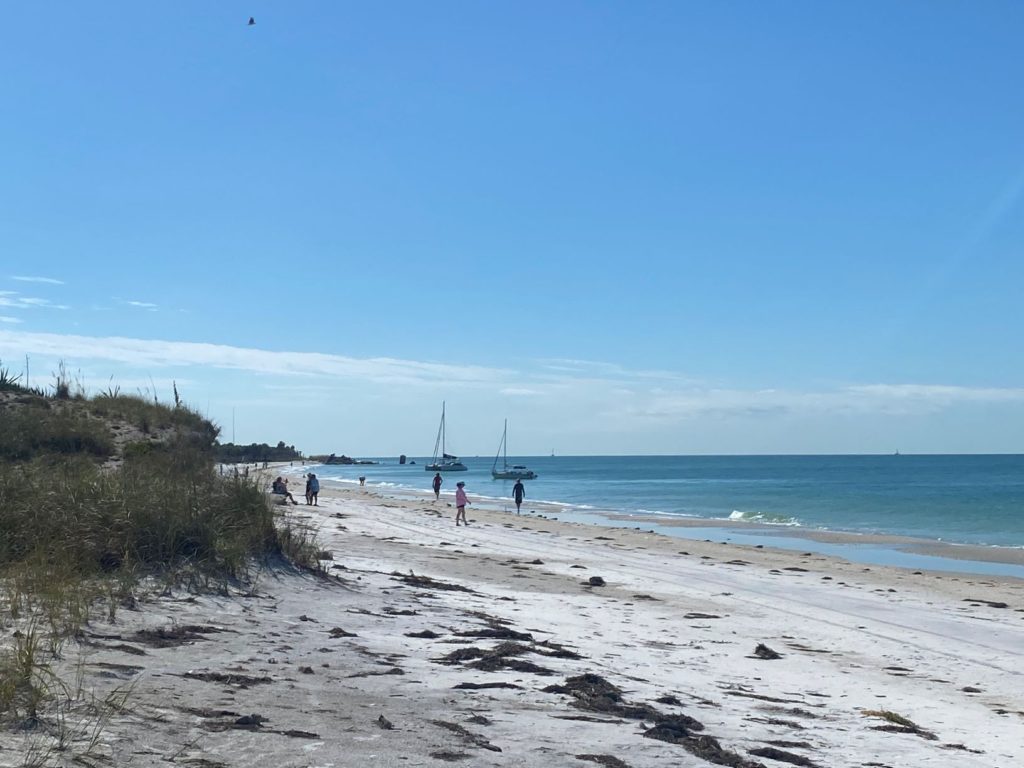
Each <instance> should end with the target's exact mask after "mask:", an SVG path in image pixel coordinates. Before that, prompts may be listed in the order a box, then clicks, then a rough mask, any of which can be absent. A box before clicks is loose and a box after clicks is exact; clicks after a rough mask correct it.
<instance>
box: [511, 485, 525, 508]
mask: <svg viewBox="0 0 1024 768" xmlns="http://www.w3.org/2000/svg"><path fill="white" fill-rule="evenodd" d="M525 495H526V486H524V485H523V481H522V480H518V479H517V480H516V484H515V485H513V486H512V499H513V500H514V501H515V503H516V514H517V515H518V514H519V507H520V506H522V504H523V496H525Z"/></svg>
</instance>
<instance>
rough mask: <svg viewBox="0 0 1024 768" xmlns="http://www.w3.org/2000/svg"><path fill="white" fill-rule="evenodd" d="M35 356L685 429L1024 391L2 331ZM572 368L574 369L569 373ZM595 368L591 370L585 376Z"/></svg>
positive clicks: (302, 392) (14, 352)
mask: <svg viewBox="0 0 1024 768" xmlns="http://www.w3.org/2000/svg"><path fill="white" fill-rule="evenodd" d="M24 354H31V355H33V356H39V357H43V358H48V359H51V360H66V361H68V362H69V363H71V364H72V365H75V366H77V365H84V364H85V363H86V362H89V363H92V364H93V365H92V367H93V368H97V367H102V366H107V367H109V366H111V365H117V366H118V367H121V368H125V369H127V370H126V373H130V372H131V371H134V372H135V375H142V376H145V375H146V374H149V373H150V372H151V371H154V372H159V371H160V370H166V369H175V372H174V373H163V374H160V375H161V376H162V378H164V379H167V378H172V377H173V376H175V375H177V371H178V370H180V369H201V370H203V373H198V372H194V373H190V374H189V376H190V378H192V379H193V380H194V381H196V382H201V381H203V380H204V379H207V378H208V377H209V376H212V375H215V374H213V373H212V370H213V369H222V370H230V371H242V372H246V373H249V374H258V375H260V376H262V377H265V378H266V382H265V384H266V385H267V387H268V388H272V389H273V390H274V391H277V392H280V393H281V396H282V397H285V398H287V397H289V395H291V396H296V397H302V396H313V395H315V393H317V392H322V393H324V394H325V396H327V395H329V394H330V392H331V391H336V390H337V388H338V386H340V385H342V384H351V385H352V386H359V385H367V384H369V385H371V386H370V387H364V389H362V390H359V391H360V392H361V393H362V394H361V395H360V396H361V397H362V396H366V397H370V396H376V395H380V394H387V395H388V396H390V397H395V396H398V395H401V394H405V393H408V392H409V391H410V388H427V389H429V390H431V391H437V392H438V393H442V392H450V391H452V390H453V389H464V390H467V391H471V392H473V393H474V397H480V398H487V397H495V396H507V397H524V398H527V397H528V398H531V402H533V403H536V404H538V406H540V404H543V407H550V408H555V409H556V410H564V409H569V408H571V409H573V410H575V411H578V412H580V413H585V414H590V416H591V417H593V418H601V419H607V420H609V421H614V422H615V423H618V424H623V423H627V422H628V423H650V422H658V423H660V424H662V425H664V424H666V423H674V422H678V423H684V422H686V421H688V420H692V419H695V418H705V417H712V418H739V419H764V418H778V417H784V416H787V415H805V416H807V415H809V416H821V417H824V416H837V415H839V416H853V417H857V416H859V415H865V414H875V415H895V416H899V415H915V414H930V413H935V412H938V411H942V410H945V409H949V408H953V407H957V406H964V405H971V404H979V403H983V404H1021V405H1024V388H1022V387H991V386H986V387H971V386H962V385H948V384H918V383H894V384H889V383H870V384H842V385H836V386H834V387H831V388H827V387H817V388H809V389H796V388H788V389H783V388H767V389H754V388H746V389H745V388H742V387H708V386H695V385H691V384H684V383H680V382H684V381H686V379H685V378H684V377H682V376H680V377H678V380H677V381H666V380H658V381H656V382H652V381H651V379H650V378H649V377H648V375H647V372H646V371H636V372H631V371H629V370H628V369H626V368H623V367H619V366H614V365H611V364H609V365H608V366H607V367H605V369H604V370H605V373H606V374H607V375H605V376H601V375H597V374H595V371H594V368H595V367H594V366H576V368H577V370H576V371H561V372H559V373H558V374H555V373H554V372H553V371H552V369H551V366H550V365H543V366H535V367H533V368H523V369H512V368H498V367H488V366H479V365H472V364H453V363H438V362H431V361H421V360H405V359H399V358H388V357H374V358H358V357H349V356H344V355H332V354H324V353H318V352H292V351H274V350H266V349H258V348H249V347H235V346H230V345H224V344H208V343H199V342H185V341H160V340H146V339H133V338H126V337H91V336H74V335H60V334H49V333H32V332H23V331H15V330H13V329H10V330H2V329H0V358H5V357H14V356H19V357H20V356H21V355H24ZM565 367H567V368H572V367H573V366H565ZM581 369H589V370H581Z"/></svg>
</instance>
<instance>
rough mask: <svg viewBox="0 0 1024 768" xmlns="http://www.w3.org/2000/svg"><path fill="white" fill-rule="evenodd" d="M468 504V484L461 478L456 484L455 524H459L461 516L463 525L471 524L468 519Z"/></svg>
mask: <svg viewBox="0 0 1024 768" xmlns="http://www.w3.org/2000/svg"><path fill="white" fill-rule="evenodd" d="M467 504H469V499H467V498H466V484H465V483H464V482H462V481H461V480H459V482H457V483H456V484H455V525H458V524H459V519H460V518H461V519H462V524H463V525H469V521H468V520H466V505H467Z"/></svg>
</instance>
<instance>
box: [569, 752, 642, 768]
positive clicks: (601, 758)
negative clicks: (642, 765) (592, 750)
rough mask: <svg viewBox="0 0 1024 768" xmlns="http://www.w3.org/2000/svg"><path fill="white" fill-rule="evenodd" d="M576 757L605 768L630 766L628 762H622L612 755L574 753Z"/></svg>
mask: <svg viewBox="0 0 1024 768" xmlns="http://www.w3.org/2000/svg"><path fill="white" fill-rule="evenodd" d="M576 759H577V760H586V761H588V762H591V763H597V764H598V765H603V766H605V768H630V766H629V763H624V762H622V761H621V760H619V758H617V757H613V756H612V755H576Z"/></svg>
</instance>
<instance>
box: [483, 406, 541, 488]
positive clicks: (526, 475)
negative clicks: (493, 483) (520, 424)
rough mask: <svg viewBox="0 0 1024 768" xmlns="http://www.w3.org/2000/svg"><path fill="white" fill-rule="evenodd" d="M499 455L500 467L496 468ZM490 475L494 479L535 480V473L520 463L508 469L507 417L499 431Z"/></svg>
mask: <svg viewBox="0 0 1024 768" xmlns="http://www.w3.org/2000/svg"><path fill="white" fill-rule="evenodd" d="M499 456H501V462H502V463H501V469H500V470H499V469H498V457H499ZM491 477H492V478H493V479H495V480H535V479H536V478H537V473H536V472H534V471H533V470H532V469H527V468H526V467H524V466H522V465H521V464H516V465H514V466H512V468H511V469H510V468H509V466H508V419H505V429H504V431H503V432H502V433H501V445H499V446H498V452H497V453H496V454H495V455H494V464H493V465H492V466H491Z"/></svg>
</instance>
